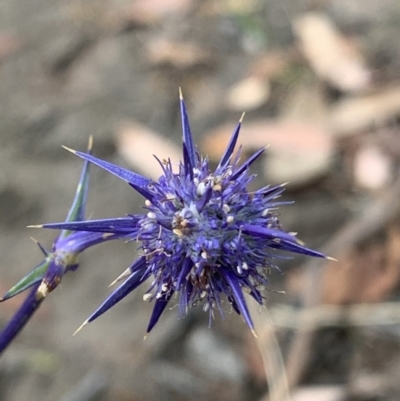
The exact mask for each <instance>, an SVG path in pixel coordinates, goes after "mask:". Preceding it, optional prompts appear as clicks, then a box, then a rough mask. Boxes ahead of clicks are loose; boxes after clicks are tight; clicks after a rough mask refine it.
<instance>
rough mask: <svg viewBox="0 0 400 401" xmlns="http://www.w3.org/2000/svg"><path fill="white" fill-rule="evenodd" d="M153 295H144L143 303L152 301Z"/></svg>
mask: <svg viewBox="0 0 400 401" xmlns="http://www.w3.org/2000/svg"><path fill="white" fill-rule="evenodd" d="M151 297H152V295H151V294H144V295H143V301H149V300H150V299H151Z"/></svg>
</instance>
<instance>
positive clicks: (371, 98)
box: [328, 86, 400, 136]
mask: <svg viewBox="0 0 400 401" xmlns="http://www.w3.org/2000/svg"><path fill="white" fill-rule="evenodd" d="M398 115H400V87H399V86H397V87H394V88H390V89H386V90H383V91H381V92H378V93H374V94H371V95H367V96H362V97H358V98H352V99H351V98H350V99H346V100H343V101H342V102H340V103H339V104H337V105H336V106H334V107H333V109H332V111H331V115H330V118H329V122H328V123H329V126H330V128H331V130H332V131H333V133H335V134H336V135H338V136H346V135H349V134H354V133H355V132H359V131H362V130H366V129H369V128H371V127H373V126H377V125H381V124H383V123H385V122H387V121H388V120H390V119H391V118H394V117H396V116H398Z"/></svg>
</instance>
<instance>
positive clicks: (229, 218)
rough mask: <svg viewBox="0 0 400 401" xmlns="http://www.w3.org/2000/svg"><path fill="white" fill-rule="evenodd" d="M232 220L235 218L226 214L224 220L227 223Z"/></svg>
mask: <svg viewBox="0 0 400 401" xmlns="http://www.w3.org/2000/svg"><path fill="white" fill-rule="evenodd" d="M233 220H235V218H234V217H233V216H228V217H227V218H226V222H227V223H229V224H230V223H233Z"/></svg>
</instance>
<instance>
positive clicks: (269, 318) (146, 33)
mask: <svg viewBox="0 0 400 401" xmlns="http://www.w3.org/2000/svg"><path fill="white" fill-rule="evenodd" d="M399 37H400V3H399V2H398V1H396V0H302V1H298V0H296V1H295V0H279V1H278V0H203V1H201V0H136V1H134V0H96V1H94V0H93V1H92V0H85V1H83V0H72V1H69V0H63V1H56V0H53V1H49V0H31V1H29V2H26V1H23V0H3V1H1V3H0V255H1V262H0V292H2V293H4V292H5V291H6V290H7V289H8V288H9V287H11V286H12V285H13V284H14V283H15V282H17V280H19V278H21V277H22V276H23V275H24V274H26V273H27V272H28V271H29V270H30V269H31V268H32V267H33V266H35V265H36V264H37V263H39V262H40V261H41V254H40V252H39V250H38V249H37V247H36V245H35V244H34V243H33V242H32V241H31V239H30V237H31V236H33V237H34V238H36V239H37V240H40V241H41V243H43V245H45V246H47V247H50V246H51V242H52V239H53V238H54V234H55V233H54V232H49V231H46V230H39V229H27V228H26V226H27V225H30V224H40V223H45V222H52V221H62V220H64V218H65V215H66V213H67V210H68V208H69V206H70V203H71V201H72V198H73V195H74V192H75V188H76V184H77V181H78V179H79V174H80V170H81V167H82V163H81V160H79V159H78V158H77V157H75V156H73V155H71V154H70V153H68V152H66V151H65V150H63V149H62V148H61V145H66V146H68V147H71V148H73V149H78V150H84V149H85V147H86V143H87V140H88V137H89V135H93V136H94V154H95V155H96V156H98V157H101V158H105V159H107V160H109V161H112V162H114V163H117V164H120V165H122V166H125V167H128V168H132V169H134V170H136V171H138V172H140V173H141V174H144V175H146V176H150V177H152V178H154V179H155V178H157V176H158V174H159V170H158V165H157V164H156V162H155V160H154V159H153V157H152V154H157V155H158V156H159V157H160V158H163V157H167V156H170V157H171V158H172V159H173V160H179V152H180V146H179V144H180V137H181V128H180V117H179V102H178V87H182V90H183V93H184V97H185V100H186V104H187V108H188V112H189V117H190V120H191V124H192V130H193V133H194V136H195V139H196V142H197V144H198V149H199V150H200V152H201V153H203V154H207V155H209V157H210V159H211V160H212V161H216V160H218V157H219V156H220V155H221V153H222V151H223V149H224V147H225V145H226V143H227V141H228V138H229V136H230V134H231V132H232V129H233V127H234V126H235V124H236V122H237V121H238V119H239V118H240V116H241V113H242V112H243V111H246V116H245V120H244V124H243V128H242V135H241V138H240V141H239V142H240V143H241V144H242V146H243V152H244V153H245V154H246V155H247V154H251V152H253V151H255V150H257V149H258V148H260V147H262V146H264V145H267V144H269V145H270V146H269V148H268V150H267V152H266V154H265V156H264V157H263V158H262V159H261V160H259V161H258V162H257V164H256V165H255V166H254V169H253V171H254V172H256V173H257V178H256V179H255V182H254V188H257V187H260V186H264V185H266V184H267V183H271V184H278V183H282V182H287V181H288V182H289V184H288V185H287V191H286V192H285V195H284V199H285V200H295V201H296V202H295V204H294V205H289V206H285V207H282V209H281V220H282V225H283V227H284V228H285V229H286V230H287V231H295V232H298V233H299V237H300V238H302V239H303V240H304V241H305V242H306V243H307V245H309V246H310V247H314V248H315V249H318V250H321V251H324V252H326V253H327V254H329V255H330V256H332V257H334V258H336V259H338V260H339V261H338V262H326V261H324V262H321V261H318V263H317V262H316V261H310V260H309V259H306V258H300V257H295V258H294V259H293V260H288V261H284V263H282V265H281V267H282V273H283V274H281V273H280V272H277V271H273V272H272V274H271V286H270V288H269V289H268V290H270V291H266V297H267V299H268V301H267V309H268V313H267V312H265V311H260V310H259V309H258V308H257V307H255V308H254V311H253V315H254V318H255V320H256V321H257V328H258V331H259V337H260V338H259V341H257V340H256V339H255V338H254V337H253V336H252V335H251V333H250V332H249V330H248V328H247V327H246V325H245V324H244V323H243V321H242V319H241V318H240V317H239V316H237V315H236V314H229V313H227V316H226V318H225V319H224V320H222V319H221V318H219V317H217V319H216V320H215V322H214V323H213V326H212V328H211V329H209V328H208V315H207V314H206V313H204V312H202V309H201V307H199V308H194V309H192V310H191V311H190V313H189V315H188V316H187V317H186V318H184V319H180V320H178V319H177V311H176V309H174V308H172V310H171V311H167V312H166V313H165V314H164V316H162V318H161V319H160V322H159V323H158V324H157V326H156V327H155V329H154V330H153V332H152V333H151V335H149V336H148V337H147V338H146V340H145V341H143V336H144V334H145V329H146V325H147V322H148V319H149V316H150V311H151V305H149V304H148V303H146V302H143V300H142V295H143V293H144V291H145V290H146V287H143V288H141V289H139V290H137V291H136V292H135V293H134V294H132V295H131V296H129V297H127V298H126V299H125V300H124V301H123V302H121V303H120V304H119V305H117V306H116V307H115V308H113V309H112V310H111V311H110V312H108V313H107V314H106V315H105V316H103V317H102V318H100V319H99V320H97V321H96V322H94V323H93V324H91V325H89V326H88V327H85V329H84V330H82V331H81V332H80V333H79V335H77V336H75V337H72V333H73V332H74V331H75V329H76V328H77V327H78V326H79V325H80V324H81V323H82V322H83V321H84V320H85V319H86V318H87V317H88V316H89V314H90V313H91V312H92V311H93V310H94V309H95V308H96V307H97V306H98V305H99V304H100V303H101V302H102V301H103V300H104V299H105V297H106V296H107V294H109V292H110V289H108V288H107V286H108V284H109V283H110V282H111V281H113V280H114V279H115V278H116V277H117V276H118V275H119V274H120V273H121V272H122V271H124V270H125V269H126V267H127V266H128V265H129V264H130V263H131V262H132V260H133V259H134V258H135V257H136V255H135V245H134V244H124V243H122V242H115V243H107V244H105V245H102V246H101V247H99V248H94V249H90V250H89V251H87V252H86V253H85V255H83V257H82V259H81V260H82V263H81V267H80V269H79V270H78V271H77V272H75V273H72V274H69V275H67V276H66V277H65V278H64V280H63V283H62V286H60V287H59V288H58V289H57V290H56V291H55V292H54V293H52V294H50V296H49V297H48V299H47V300H46V302H44V304H43V306H42V307H41V308H40V310H39V312H38V313H37V314H36V315H35V317H34V318H33V319H32V321H31V322H30V323H29V324H28V325H27V327H26V328H25V330H24V331H23V333H22V334H21V335H20V336H19V337H18V338H17V340H16V341H15V342H14V343H13V344H12V346H11V347H10V348H9V349H8V350H7V352H6V353H5V354H4V356H3V357H2V359H1V363H0V400H1V401H21V400H27V399H29V400H31V401H36V400H40V401H55V400H62V401H105V400H115V401H152V400H182V401H184V400H221V401H224V400H229V401H241V400H246V401H252V400H254V401H256V400H257V401H259V400H260V401H261V400H265V401H266V400H268V399H271V400H272V401H281V400H287V397H286V396H285V395H284V394H285V391H284V388H285V386H284V385H283V383H284V381H283V380H282V376H281V373H282V372H281V371H282V369H281V368H282V366H281V365H280V364H279V355H278V351H279V350H280V351H281V353H282V355H283V359H284V361H285V370H286V376H287V381H288V385H289V387H290V391H291V397H292V398H291V399H292V400H294V401H303V400H307V401H350V400H359V401H372V400H379V401H381V400H382V401H383V400H399V399H400V396H399V394H400V352H399V349H400V304H399V296H400V225H399V205H398V204H399V198H400V175H399V168H400V166H399V162H400V120H399V117H400V42H399V40H398V38H399ZM91 171H92V181H91V186H90V193H89V203H88V213H89V215H90V216H91V217H92V218H103V217H111V216H123V215H124V214H126V213H137V212H139V211H140V210H141V209H140V207H141V205H142V203H143V201H142V199H141V198H140V196H137V195H136V194H135V193H134V191H132V190H131V189H130V187H129V186H127V185H125V184H124V183H123V182H122V181H120V180H118V179H117V178H115V177H112V176H110V175H108V174H107V173H105V172H103V171H101V170H100V169H98V168H96V167H93V168H92V170H91ZM282 291H285V292H286V293H285V294H282V293H281V292H282ZM23 297H24V295H23V296H18V297H16V298H15V299H11V300H9V301H8V302H6V303H4V304H1V305H0V327H3V326H4V325H5V324H6V322H7V321H8V320H9V319H10V318H11V316H12V315H13V313H15V311H16V310H17V308H18V306H19V305H20V303H21V301H22V299H23ZM260 351H261V352H260ZM263 361H264V362H266V365H267V369H265V367H264V364H263ZM267 378H269V379H270V380H272V386H273V387H276V388H277V389H278V390H277V391H276V394H277V396H274V397H270V396H271V391H269V390H268V388H270V390H271V383H270V385H269V386H268V384H267Z"/></svg>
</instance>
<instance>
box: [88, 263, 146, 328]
mask: <svg viewBox="0 0 400 401" xmlns="http://www.w3.org/2000/svg"><path fill="white" fill-rule="evenodd" d="M145 265H146V260H145V258H140V259H138V260H137V261H136V262H135V264H134V265H132V267H131V270H135V272H134V273H132V275H131V276H130V277H129V278H128V279H127V280H126V281H124V282H123V283H122V284H121V285H120V286H119V287H118V288H117V289H116V290H115V291H114V292H112V293H111V294H110V295H109V296H108V297H107V299H106V300H105V301H104V302H103V303H102V304H101V305H100V306H99V307H98V308H97V309H96V310H95V311H94V312H93V313H92V314H91V315H90V316H89V318H88V319H87V322H88V323H90V322H93V320H95V319H97V318H98V317H99V316H101V315H102V314H103V313H105V312H107V311H108V310H109V309H110V308H112V307H113V306H114V305H115V304H117V303H118V302H119V301H121V300H122V299H124V298H125V297H126V296H127V295H128V294H130V293H131V292H132V291H133V290H134V289H136V288H137V287H139V285H140V284H142V283H143V282H144V281H145V280H147V278H148V276H149V274H147V275H146V276H143V270H144V267H145Z"/></svg>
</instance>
